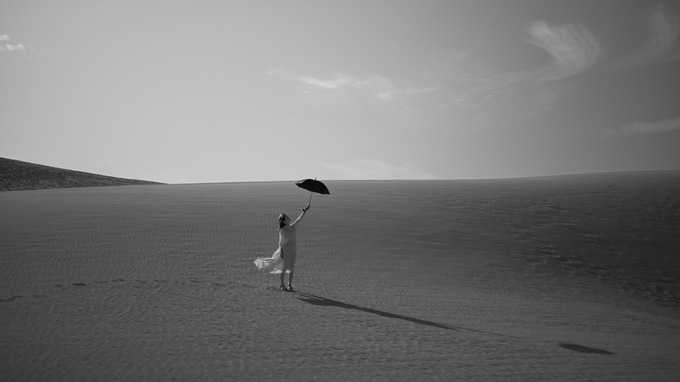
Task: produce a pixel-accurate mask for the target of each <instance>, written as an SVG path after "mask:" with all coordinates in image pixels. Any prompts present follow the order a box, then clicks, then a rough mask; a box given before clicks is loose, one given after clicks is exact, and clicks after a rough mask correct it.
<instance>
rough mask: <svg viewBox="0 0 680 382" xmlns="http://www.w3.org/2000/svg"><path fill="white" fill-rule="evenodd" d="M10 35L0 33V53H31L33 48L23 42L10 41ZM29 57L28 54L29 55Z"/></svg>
mask: <svg viewBox="0 0 680 382" xmlns="http://www.w3.org/2000/svg"><path fill="white" fill-rule="evenodd" d="M11 41H12V37H11V36H10V35H8V34H0V54H2V53H5V54H7V53H33V52H34V51H35V49H33V47H32V46H31V45H28V44H24V43H16V42H15V43H12V42H11ZM29 57H30V56H29Z"/></svg>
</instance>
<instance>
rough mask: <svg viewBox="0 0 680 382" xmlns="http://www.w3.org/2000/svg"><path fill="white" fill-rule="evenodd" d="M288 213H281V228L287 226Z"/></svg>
mask: <svg viewBox="0 0 680 382" xmlns="http://www.w3.org/2000/svg"><path fill="white" fill-rule="evenodd" d="M286 217H287V216H286V214H281V215H279V229H281V228H283V227H285V226H286Z"/></svg>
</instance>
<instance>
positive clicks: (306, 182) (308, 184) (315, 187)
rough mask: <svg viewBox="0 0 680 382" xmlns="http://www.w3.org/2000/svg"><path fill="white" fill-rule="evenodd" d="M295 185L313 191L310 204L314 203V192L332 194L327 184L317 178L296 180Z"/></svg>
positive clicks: (310, 195)
mask: <svg viewBox="0 0 680 382" xmlns="http://www.w3.org/2000/svg"><path fill="white" fill-rule="evenodd" d="M295 185H296V186H298V187H300V188H304V189H305V190H307V191H311V193H310V194H309V203H308V204H311V203H312V196H313V195H314V193H317V194H323V195H330V194H331V192H330V191H328V187H326V185H325V184H323V183H321V182H319V181H318V180H316V179H303V180H301V181H299V182H295Z"/></svg>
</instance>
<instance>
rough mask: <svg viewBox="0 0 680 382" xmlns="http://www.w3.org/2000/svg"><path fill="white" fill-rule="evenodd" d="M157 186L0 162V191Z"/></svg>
mask: <svg viewBox="0 0 680 382" xmlns="http://www.w3.org/2000/svg"><path fill="white" fill-rule="evenodd" d="M134 184H159V183H157V182H148V181H144V180H136V179H124V178H115V177H111V176H104V175H97V174H91V173H88V172H82V171H72V170H65V169H62V168H57V167H50V166H43V165H39V164H35V163H28V162H22V161H18V160H14V159H7V158H0V191H18V190H40V189H46V188H74V187H103V186H123V185H134Z"/></svg>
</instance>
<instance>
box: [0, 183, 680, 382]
mask: <svg viewBox="0 0 680 382" xmlns="http://www.w3.org/2000/svg"><path fill="white" fill-rule="evenodd" d="M679 180H680V173H678V172H659V173H656V172H655V173H629V174H628V173H627V174H596V175H582V176H567V177H547V178H531V179H515V180H487V181H479V180H470V181H445V180H442V181H329V182H326V184H327V185H328V186H329V188H330V189H331V193H332V195H330V196H318V197H315V198H314V200H313V203H312V209H311V210H310V211H309V213H308V214H307V216H306V217H305V220H304V221H303V222H302V223H301V226H300V228H299V233H298V235H299V236H298V245H299V256H298V265H297V268H296V276H295V281H294V284H295V287H296V289H297V290H298V292H297V293H285V292H278V291H277V290H276V289H277V286H278V279H277V278H276V277H275V276H272V275H269V274H266V273H260V272H258V271H257V270H256V269H255V267H254V266H253V264H252V261H253V259H254V258H256V257H259V256H263V255H269V254H271V253H272V252H273V251H274V249H275V245H276V240H277V233H276V219H277V216H278V214H279V213H280V212H286V213H288V214H289V215H294V214H295V213H296V212H299V211H300V210H301V209H302V207H304V206H305V205H306V203H307V200H308V195H309V194H307V193H306V192H304V191H302V190H300V189H299V188H297V187H296V186H295V185H294V184H293V183H292V182H290V183H289V182H264V183H238V184H237V183H234V184H201V185H163V186H158V185H141V186H134V187H105V188H78V189H54V190H38V191H32V192H30V193H24V192H6V193H0V214H2V216H3V217H5V219H2V220H1V221H0V232H2V233H3V234H2V236H0V252H1V253H2V254H3V255H2V256H0V269H1V272H2V277H0V320H1V322H0V324H1V325H0V338H2V340H3V341H2V343H3V346H2V347H0V352H2V354H0V374H2V375H3V376H6V377H7V378H6V379H7V380H26V379H35V380H54V379H61V380H79V379H80V380H93V379H101V380H130V379H158V380H167V379H172V378H175V379H180V380H198V379H200V380H224V379H233V380H253V381H255V380H257V381H261V380H291V379H303V380H330V381H333V380H337V381H340V380H343V381H344V380H358V381H375V380H386V381H387V380H390V381H392V380H498V381H506V380H523V381H545V380H557V381H559V380H564V381H570V380H604V381H636V380H655V381H674V380H677V378H678V376H680V366H678V365H680V313H679V311H678V297H679V294H678V286H679V285H680V284H679V283H678V276H677V275H678V274H680V268H679V261H678V257H677V253H680V243H679V241H678V239H677V235H676V232H675V231H676V229H677V227H678V223H679V222H680V220H679V219H680V208H679V207H680V182H679Z"/></svg>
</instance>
